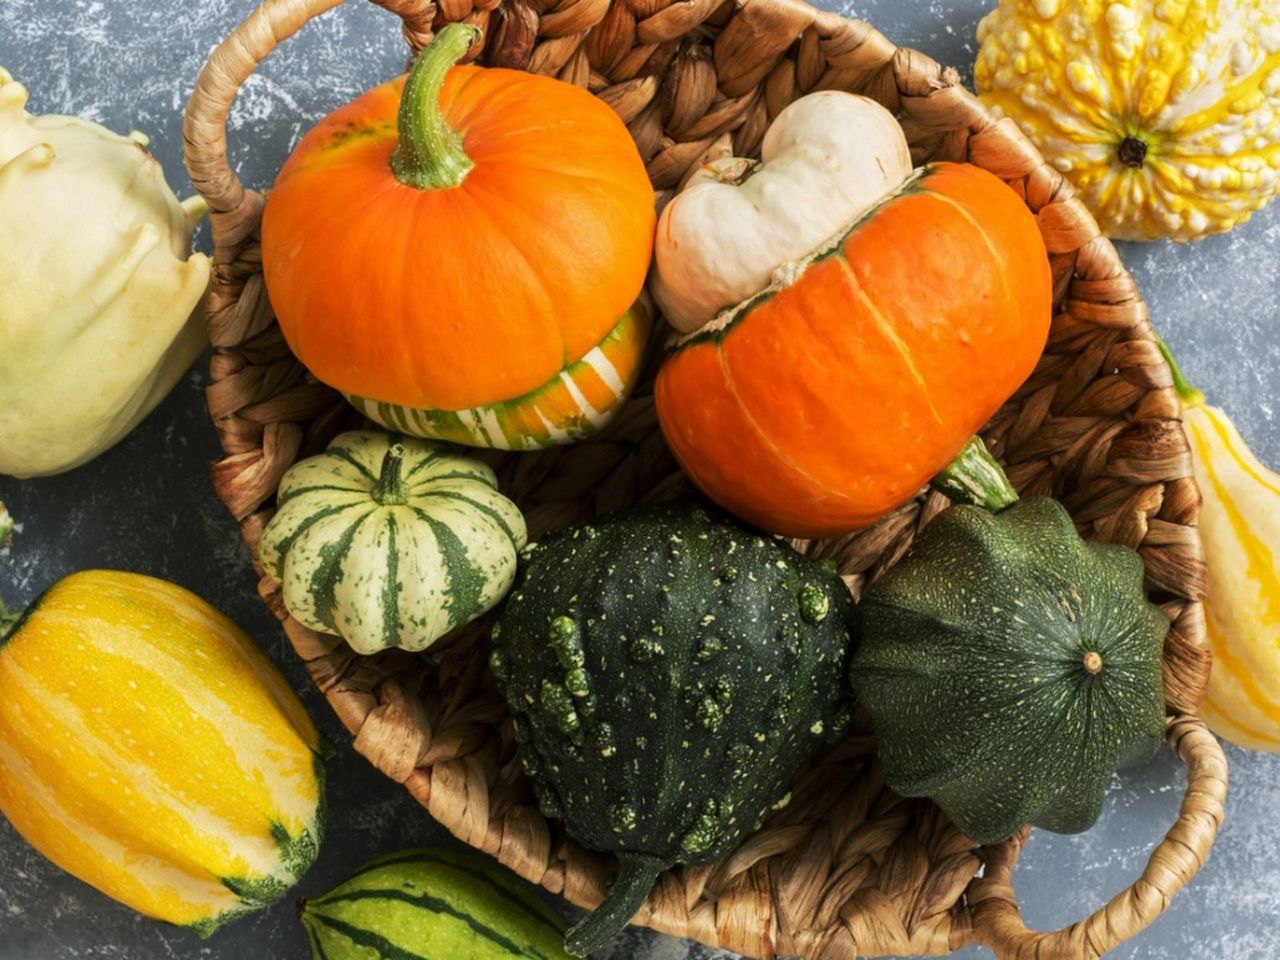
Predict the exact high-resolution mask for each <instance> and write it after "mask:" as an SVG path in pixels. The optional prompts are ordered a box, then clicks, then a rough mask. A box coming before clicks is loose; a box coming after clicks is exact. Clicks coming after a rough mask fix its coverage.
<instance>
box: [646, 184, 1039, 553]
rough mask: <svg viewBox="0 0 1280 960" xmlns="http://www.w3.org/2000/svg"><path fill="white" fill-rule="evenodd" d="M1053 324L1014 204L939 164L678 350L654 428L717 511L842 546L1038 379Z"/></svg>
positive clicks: (1032, 235) (1033, 228)
mask: <svg viewBox="0 0 1280 960" xmlns="http://www.w3.org/2000/svg"><path fill="white" fill-rule="evenodd" d="M1052 307H1053V283H1052V276H1051V273H1050V269H1049V260H1048V254H1047V252H1046V250H1045V245H1044V241H1043V239H1042V238H1041V235H1040V231H1039V228H1038V226H1037V223H1036V219H1035V217H1034V216H1033V215H1032V214H1031V212H1030V211H1029V210H1028V209H1027V207H1026V206H1025V204H1024V203H1023V201H1022V200H1021V198H1019V197H1018V196H1017V194H1015V193H1014V192H1013V191H1012V190H1011V189H1009V187H1008V186H1006V185H1005V184H1004V183H1003V182H1002V181H1001V180H1000V179H999V178H997V177H995V176H993V175H992V174H990V173H987V172H985V171H983V170H980V169H979V168H977V167H973V166H969V165H967V164H954V163H939V164H936V165H934V166H931V167H928V168H926V169H925V170H924V171H922V173H921V174H920V175H919V176H918V177H916V178H913V179H912V180H909V181H908V182H907V183H906V184H905V185H904V186H903V187H902V188H901V189H900V191H899V192H898V193H897V194H896V195H894V196H893V197H891V198H889V199H888V200H886V201H885V202H884V203H883V204H882V205H881V206H880V207H878V208H877V209H876V210H875V211H873V212H872V213H871V214H870V215H869V216H868V217H866V218H865V219H864V220H863V221H861V222H860V223H859V224H857V225H855V226H854V227H853V229H852V230H851V231H850V232H849V234H848V235H847V236H846V237H845V238H844V239H843V240H842V241H841V242H840V243H839V245H838V246H837V247H836V248H835V249H834V250H833V251H832V252H831V253H829V254H825V255H823V256H820V257H818V258H817V259H816V260H814V261H813V262H812V263H811V264H810V265H809V266H808V268H807V269H806V270H805V271H804V272H803V273H802V274H801V275H800V276H799V277H798V278H796V279H795V280H794V282H792V283H790V284H789V285H787V286H785V287H782V288H781V289H778V290H776V291H773V292H769V293H767V294H765V295H763V296H761V297H757V298H755V299H754V300H750V301H747V302H746V303H745V304H743V305H742V306H740V307H739V308H738V310H737V312H736V314H735V315H734V316H733V317H732V319H731V320H730V321H729V323H728V325H727V326H725V327H724V328H723V329H722V330H721V331H719V332H715V333H712V332H709V331H703V332H701V333H699V334H697V335H695V336H694V337H693V338H691V339H689V340H687V341H685V342H684V344H683V345H682V346H680V347H678V348H677V349H676V350H675V351H674V352H673V354H672V355H671V356H670V357H669V358H668V359H667V361H666V363H665V364H664V365H663V367H662V369H661V371H660V372H659V375H658V382H657V386H656V400H657V409H658V416H659V419H660V421H661V423H662V429H663V432H664V433H665V435H666V438H667V441H668V443H669V444H670V446H671V448H672V450H673V451H674V452H675V455H676V457H677V459H678V460H679V461H680V463H681V465H682V466H683V467H684V469H685V471H686V472H687V473H688V474H689V476H690V477H692V478H693V480H694V482H695V483H697V485H698V486H699V487H701V488H702V490H703V491H704V492H705V493H706V494H707V495H708V496H710V497H711V498H712V499H714V500H715V501H717V502H718V503H719V504H721V506H723V507H725V508H726V509H728V510H730V511H732V512H733V513H736V514H737V515H739V516H741V517H743V518H744V519H747V520H749V521H751V522H753V523H755V524H758V525H759V526H762V527H764V528H765V529H767V530H771V531H773V532H776V533H781V534H786V535H789V536H795V537H826V536H835V535H839V534H843V533H847V532H849V531H852V530H855V529H858V528H859V527H863V526H866V525H867V524H870V523H872V522H873V521H875V520H876V519H878V518H879V517H881V516H883V515H884V514H885V513H887V512H888V511H890V510H892V509H893V508H895V507H897V506H899V505H900V504H902V503H903V502H905V501H906V500H908V499H910V498H911V497H912V496H914V495H915V494H916V493H917V492H918V491H919V490H920V489H921V487H923V486H924V485H925V484H926V483H927V482H928V481H929V480H930V478H932V477H933V476H934V475H935V474H937V473H938V472H939V471H940V470H942V469H943V468H944V467H946V466H947V465H948V464H949V463H950V462H951V461H952V460H953V459H954V458H955V457H956V456H957V455H958V454H959V453H960V451H961V449H962V448H963V447H964V445H965V443H966V442H967V441H968V440H969V438H970V437H972V436H973V434H974V433H976V432H977V431H978V430H979V429H980V428H981V427H982V425H983V424H984V423H986V422H987V420H988V419H990V417H991V416H992V415H993V414H994V413H995V412H996V411H997V410H998V409H999V408H1000V406H1001V404H1003V403H1004V402H1005V400H1007V399H1008V398H1009V397H1010V396H1011V395H1012V394H1013V393H1014V391H1016V390H1017V389H1018V387H1019V386H1020V385H1021V384H1022V383H1023V382H1024V381H1025V380H1026V378H1027V377H1028V376H1029V375H1030V374H1031V372H1032V370H1033V369H1034V368H1035V365H1036V363H1037V361H1038V360H1039V358H1040V355H1041V352H1042V351H1043V349H1044V344H1045V341H1046V339H1047V337H1048V331H1049V322H1050V320H1051V318H1052Z"/></svg>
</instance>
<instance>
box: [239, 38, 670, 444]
mask: <svg viewBox="0 0 1280 960" xmlns="http://www.w3.org/2000/svg"><path fill="white" fill-rule="evenodd" d="M477 33H478V31H477V30H476V28H474V27H471V26H467V25H463V24H457V25H451V26H449V27H446V28H445V29H444V30H442V31H440V34H439V35H438V36H437V38H436V39H435V41H434V42H433V43H432V44H431V46H429V47H428V48H427V49H426V50H425V51H424V52H423V53H422V54H421V55H420V56H419V58H418V60H417V62H416V63H415V65H414V67H413V68H412V71H411V73H410V75H409V77H408V80H407V81H405V80H396V81H392V82H391V83H387V84H384V85H382V86H380V87H377V88H375V89H373V90H371V91H370V92H368V93H366V94H365V95H364V96H362V97H360V98H359V99H357V100H356V101H355V102H353V103H351V104H349V105H347V106H345V107H342V108H341V109H339V110H337V111H336V112H334V113H333V114H331V115H330V116H329V117H327V118H326V119H325V120H323V121H321V122H320V124H318V125H317V126H316V127H315V128H314V129H313V130H312V131H311V132H310V133H308V134H307V135H306V136H305V137H304V138H303V139H302V141H301V143H299V145H298V147H297V149H296V150H295V151H294V152H293V155H292V156H291V157H290V158H289V160H288V162H287V163H286V164H285V165H284V168H283V169H282V170H281V171H280V175H279V177H278V178H277V180H276V184H275V188H274V189H273V190H272V192H271V194H270V197H269V199H268V201H267V205H266V209H265V211H264V215H263V222H262V256H263V271H264V275H265V279H266V282H267V289H268V292H269V294H270V298H271V304H272V307H273V308H274V310H275V312H276V314H277V316H278V318H279V320H280V326H281V329H282V330H283V332H284V335H285V338H286V339H287V340H288V342H289V346H290V347H291V348H292V350H293V351H294V353H295V354H296V355H297V356H298V357H299V358H300V359H301V360H302V361H303V363H305V364H306V365H307V367H308V368H309V369H310V370H311V372H312V373H313V374H315V376H316V377H318V378H319V379H320V380H322V381H324V382H325V383H327V384H329V385H331V386H333V387H336V388H337V389H339V390H341V391H342V392H343V393H345V394H348V395H349V396H351V397H353V398H354V399H355V402H356V405H357V406H358V407H360V409H362V410H364V411H365V412H367V413H369V414H370V415H372V416H375V417H376V418H377V419H378V420H380V421H381V422H382V423H384V424H387V425H388V426H394V427H395V428H396V429H400V430H404V431H412V432H418V433H422V434H423V435H426V436H435V437H442V438H445V439H449V440H453V441H457V442H465V443H473V444H477V445H482V446H497V447H509V448H514V449H523V448H527V447H531V446H538V445H542V444H547V443H556V442H565V441H567V440H572V439H576V438H577V437H579V436H581V435H583V434H584V433H587V432H590V431H591V430H594V429H596V428H597V427H598V426H599V425H601V424H603V423H604V422H605V421H606V420H607V419H608V418H609V417H610V416H611V415H612V414H613V413H614V412H615V411H616V410H617V409H618V407H619V406H620V405H621V403H622V402H623V399H624V398H625V396H626V393H627V391H628V390H629V388H630V386H631V384H632V382H633V381H634V379H635V377H636V374H637V370H638V366H639V361H640V355H641V350H640V349H639V345H640V344H642V343H643V342H644V340H645V337H646V335H647V333H648V314H647V312H646V311H643V310H638V311H636V312H632V313H629V311H631V310H632V307H633V305H634V304H635V303H636V301H637V299H638V297H639V296H640V294H641V291H642V288H643V286H644V278H645V274H646V271H647V270H648V267H649V260H650V254H651V252H652V244H653V227H654V222H655V213H654V209H653V190H652V188H651V186H650V184H649V181H648V178H647V177H646V175H645V169H644V163H643V162H642V160H641V158H640V155H639V153H638V152H637V151H636V148H635V145H634V143H633V142H632V140H631V138H630V136H629V134H628V133H627V129H626V127H625V126H624V124H623V123H622V121H621V120H620V119H619V117H618V116H617V115H616V114H615V113H614V112H613V111H612V110H611V109H609V107H608V106H606V105H605V104H604V103H602V102H601V101H600V100H598V99H597V98H595V97H593V96H591V95H590V94H589V93H587V91H585V90H581V89H579V88H578V87H575V86H573V85H572V84H569V83H564V82H562V81H559V80H555V79H551V78H548V77H543V76H536V75H533V74H529V73H525V72H523V71H515V70H505V69H497V68H493V69H486V68H482V67H476V66H456V67H455V66H453V64H454V63H455V62H456V61H457V60H458V59H459V58H460V57H462V55H463V54H464V53H465V52H466V50H467V48H468V46H469V45H470V44H471V42H472V40H473V39H474V37H475V36H476V35H477ZM397 116H398V119H397ZM531 225H536V228H534V227H533V226H531ZM394 408H401V409H400V410H396V409H394Z"/></svg>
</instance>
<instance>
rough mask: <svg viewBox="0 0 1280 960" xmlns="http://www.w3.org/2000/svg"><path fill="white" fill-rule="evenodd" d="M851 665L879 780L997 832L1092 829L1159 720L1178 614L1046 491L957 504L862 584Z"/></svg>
mask: <svg viewBox="0 0 1280 960" xmlns="http://www.w3.org/2000/svg"><path fill="white" fill-rule="evenodd" d="M860 616H861V646H860V648H859V650H858V652H857V654H856V656H855V657H854V658H853V663H852V668H851V677H852V680H853V687H854V692H855V695H856V697H857V699H858V702H859V703H860V704H862V705H864V706H865V707H866V708H867V710H868V711H869V713H870V715H871V718H872V721H873V723H874V726H875V729H876V734H877V736H878V738H879V755H880V761H881V765H882V767H883V771H884V778H885V782H886V783H887V784H888V785H889V786H890V788H891V789H893V790H895V791H897V792H898V793H901V794H904V795H906V796H927V797H930V798H932V799H933V800H934V801H935V802H936V803H937V804H938V805H939V806H940V807H941V808H942V809H943V810H944V811H945V812H946V813H947V814H948V816H950V817H951V819H952V820H953V821H955V823H956V825H957V826H959V827H960V829H961V830H963V831H964V832H965V833H966V834H968V835H969V836H970V837H972V838H973V839H974V840H977V841H978V842H980V843H994V842H996V841H998V840H1002V839H1004V838H1005V837H1008V836H1009V835H1011V834H1013V833H1014V832H1016V831H1017V830H1018V829H1019V828H1021V827H1022V826H1023V825H1024V824H1026V823H1028V822H1029V823H1032V824H1035V825H1036V826H1040V827H1044V828H1046V829H1049V830H1054V831H1057V832H1061V833H1075V832H1078V831H1081V830H1086V829H1088V828H1089V827H1090V826H1092V825H1093V823H1094V821H1095V820H1097V818H1098V815H1099V813H1100V812H1101V809H1102V798H1103V792H1104V790H1105V788H1106V786H1107V784H1108V782H1109V781H1110V779H1111V776H1112V774H1113V773H1114V772H1115V770H1116V769H1117V767H1119V766H1124V765H1127V764H1129V763H1132V762H1139V761H1142V760H1145V759H1149V758H1150V757H1152V756H1154V755H1155V752H1156V750H1157V749H1158V748H1159V746H1160V743H1161V740H1162V734H1163V730H1164V714H1165V710H1164V692H1163V683H1162V674H1161V653H1162V649H1163V640H1164V636H1165V634H1166V633H1167V631H1168V628H1169V621H1168V619H1167V618H1166V617H1165V615H1164V614H1163V613H1162V612H1161V611H1160V610H1159V608H1157V607H1155V606H1153V605H1151V604H1150V603H1148V602H1147V600H1146V597H1145V594H1144V592H1143V568H1142V561H1141V559H1140V558H1139V557H1138V555H1137V554H1136V553H1134V552H1133V551H1132V550H1128V549H1126V548H1124V547H1118V546H1105V545H1100V544H1093V543H1086V542H1085V541H1083V540H1081V539H1080V537H1079V535H1078V534H1077V533H1076V530H1075V527H1074V526H1073V525H1072V522H1071V518H1070V517H1069V516H1068V514H1067V512H1066V510H1065V509H1063V507H1062V506H1061V505H1059V504H1058V503H1056V502H1055V501H1053V500H1049V499H1047V498H1043V497H1033V498H1028V499H1026V500H1022V501H1019V502H1017V503H1015V504H1014V505H1013V506H1010V507H1008V508H1007V509H1004V510H1002V511H1001V512H999V513H991V512H989V511H988V510H985V509H983V508H981V507H978V506H970V505H959V506H953V507H951V508H950V509H948V510H947V511H945V512H944V513H942V514H940V515H939V516H938V517H937V518H936V519H934V521H933V522H932V523H931V524H930V525H929V526H928V527H927V528H926V529H925V531H924V533H923V534H922V535H921V537H920V539H919V540H917V541H916V544H915V546H914V548H913V549H912V551H911V552H910V553H909V554H908V555H907V556H906V557H905V558H904V559H903V560H902V562H901V563H899V564H898V565H897V566H896V567H894V568H893V569H891V570H890V571H889V572H887V573H886V574H885V575H884V576H883V577H882V578H881V579H880V580H878V581H877V582H876V583H874V584H872V585H871V586H870V587H869V588H868V589H867V591H866V593H865V594H864V596H863V600H862V604H861V608H860Z"/></svg>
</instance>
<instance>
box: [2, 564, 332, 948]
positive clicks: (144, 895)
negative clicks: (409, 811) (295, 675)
mask: <svg viewBox="0 0 1280 960" xmlns="http://www.w3.org/2000/svg"><path fill="white" fill-rule="evenodd" d="M5 620H6V618H3V617H0V811H2V812H3V813H4V815H5V816H6V817H8V818H9V822H10V823H12V824H13V826H14V827H15V828H16V829H17V831H18V832H19V833H20V834H22V836H24V837H25V838H26V839H27V841H28V842H29V843H30V844H31V845H32V846H33V847H35V848H36V849H37V850H38V851H40V852H41V853H42V854H44V855H45V856H46V857H48V858H49V859H50V860H52V861H53V862H54V863H55V864H57V865H58V866H60V867H62V869H64V870H66V871H67V872H68V873H71V874H73V875H74V876H76V877H78V878H79V879H81V880H83V881H84V882H86V883H88V884H91V885H92V886H94V887H96V888H97V889H99V890H100V891H102V892H103V893H105V894H107V895H108V896H110V897H112V898H114V899H116V900H119V901H120V902H121V903H123V904H125V905H127V906H129V907H131V908H133V909H134V910H137V911H138V912H140V913H143V914H145V915H147V916H149V917H154V918H157V919H160V920H166V921H168V922H170V923H175V924H180V925H182V926H185V927H189V928H191V929H192V930H194V931H196V932H197V933H199V934H200V935H202V936H207V935H209V934H210V933H212V932H213V931H214V930H215V929H217V928H218V927H219V926H221V925H222V924H224V923H226V922H227V921H229V920H232V919H234V918H236V917H237V916H240V915H241V914H243V913H245V912H247V911H250V910H255V909H258V908H260V907H263V906H266V905H267V904H270V903H273V902H274V901H276V900H278V899H279V898H280V897H281V896H283V895H284V893H285V892H286V891H288V890H289V889H290V888H291V887H292V886H293V885H294V884H295V883H296V882H297V880H298V878H299V877H300V876H301V875H302V874H303V872H305V871H306V869H307V868H308V867H309V866H310V865H311V862H312V861H313V860H314V859H315V856H316V853H317V850H318V849H319V845H320V838H321V832H322V826H323V824H322V808H323V782H324V770H323V766H322V765H321V752H322V749H323V747H322V744H321V741H320V738H319V735H318V734H317V733H316V728H315V727H314V726H313V725H312V723H311V720H310V719H309V718H308V717H307V714H306V711H305V710H304V709H303V707H302V704H301V703H299V701H298V698H297V697H296V696H295V695H294V693H293V691H292V690H290V689H289V687H288V685H287V684H286V683H285V680H284V678H283V677H281V676H280V674H279V673H278V672H277V671H276V669H275V668H274V667H273V666H272V665H271V663H270V662H269V661H268V660H267V658H266V657H265V656H263V654H262V653H261V652H260V651H259V650H258V648H257V647H256V646H254V644H253V642H252V641H251V640H250V639H249V638H248V637H247V636H245V634H244V633H243V632H242V631H241V630H240V629H239V628H237V627H236V626H235V624H233V623H232V622H231V621H230V620H228V619H227V618H226V617H224V616H223V615H222V614H220V613H219V612H218V611H216V610H214V609H213V608H212V607H211V606H209V605H208V604H207V603H205V602H204V601H203V600H201V599H200V598H199V597H197V596H195V595H194V594H192V593H190V592H188V591H186V590H184V589H182V588H181V587H177V586H174V585H173V584H170V583H165V582H164V581H161V580H155V579H153V578H151V577H143V576H139V575H137V574H130V573H116V572H110V571H102V570H95V571H88V572H84V573H77V574H73V575H72V576H69V577H67V578H66V579H64V580H62V581H61V582H59V583H57V584H55V585H54V586H53V587H52V588H50V589H49V590H48V592H46V593H45V594H44V595H43V596H42V597H41V598H40V599H38V600H36V602H35V603H33V604H32V605H31V606H30V607H29V608H28V609H27V611H26V612H25V613H24V614H23V615H22V616H21V617H16V618H14V617H11V618H7V622H5Z"/></svg>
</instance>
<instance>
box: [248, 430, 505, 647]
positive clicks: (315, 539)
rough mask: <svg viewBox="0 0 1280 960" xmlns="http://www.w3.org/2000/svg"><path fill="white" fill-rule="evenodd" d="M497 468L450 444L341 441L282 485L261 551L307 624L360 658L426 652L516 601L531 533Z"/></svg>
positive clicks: (359, 435) (364, 434) (364, 438)
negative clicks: (510, 594) (521, 554)
mask: <svg viewBox="0 0 1280 960" xmlns="http://www.w3.org/2000/svg"><path fill="white" fill-rule="evenodd" d="M497 488H498V481H497V478H496V477H495V476H494V473H493V470H492V469H490V468H489V467H488V466H486V465H485V464H483V463H481V462H479V461H478V460H473V459H470V458H469V457H463V456H460V455H458V454H457V453H456V452H454V450H453V449H452V448H450V447H448V446H446V445H444V444H439V443H432V442H430V441H426V440H416V439H412V438H404V439H396V438H393V437H390V436H388V435H387V434H384V433H380V432H376V431H353V432H350V433H344V434H342V435H340V436H338V437H337V438H336V439H334V441H333V442H332V443H331V444H330V445H329V448H328V450H326V451H325V452H324V453H322V454H320V455H319V456H315V457H311V458H309V459H306V460H303V461H302V462H300V463H297V464H295V465H294V466H293V467H291V468H290V469H289V471H288V472H287V473H286V474H285V475H284V478H283V479H282V480H281V482H280V490H279V499H278V504H279V509H278V510H277V512H276V514H275V516H273V517H272V518H271V521H270V522H269V523H268V524H267V527H266V529H265V530H264V531H263V533H262V539H261V542H260V544H259V551H260V558H261V561H262V566H263V569H264V570H266V572H267V574H268V575H269V576H270V577H272V579H274V580H275V581H276V582H278V583H279V584H280V586H281V589H282V591H283V594H284V604H285V608H286V609H287V610H288V611H289V613H290V615H291V616H292V617H293V618H294V619H295V620H297V621H298V622H299V623H301V624H302V625H303V626H306V627H309V628H310V629H312V630H320V631H323V632H326V633H336V634H338V635H339V636H341V637H342V638H343V639H345V640H346V641H347V642H348V643H349V644H350V645H351V648H352V649H353V650H355V651H356V652H357V653H376V652H377V651H379V650H383V649H386V648H388V647H400V648H401V649H404V650H422V649H424V648H426V647H428V646H430V645H431V644H432V643H434V642H435V641H436V640H438V639H439V638H440V637H442V636H444V634H446V633H448V632H449V631H450V630H452V629H453V628H454V627H457V626H461V625H462V624H464V623H469V622H470V621H472V620H474V619H475V618H476V617H478V616H480V615H481V614H482V613H484V612H485V611H486V610H488V609H490V608H491V607H492V606H493V605H494V604H496V603H497V602H498V601H499V600H501V599H502V597H503V596H504V595H505V594H506V592H507V590H508V589H509V588H510V587H511V582H512V580H514V579H515V574H516V551H518V550H519V549H520V548H521V547H523V546H524V545H525V541H526V539H527V536H528V535H527V532H526V529H525V523H524V517H523V516H522V515H521V513H520V510H519V508H518V507H516V505H515V504H513V503H512V502H511V501H510V500H508V499H507V498H506V497H504V496H502V494H500V493H499V492H498V489H497Z"/></svg>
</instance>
